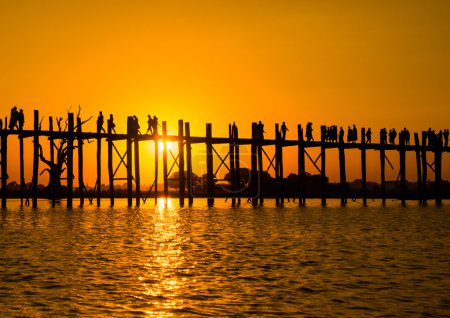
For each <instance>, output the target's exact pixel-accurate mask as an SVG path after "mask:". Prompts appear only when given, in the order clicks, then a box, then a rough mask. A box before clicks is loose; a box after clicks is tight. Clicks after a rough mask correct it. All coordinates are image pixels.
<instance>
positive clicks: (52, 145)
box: [48, 116, 55, 163]
mask: <svg viewBox="0 0 450 318" xmlns="http://www.w3.org/2000/svg"><path fill="white" fill-rule="evenodd" d="M48 127H49V130H50V136H49V137H48V140H49V141H50V161H51V162H52V163H53V162H55V141H54V138H53V117H52V116H49V117H48Z"/></svg>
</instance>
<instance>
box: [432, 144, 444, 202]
mask: <svg viewBox="0 0 450 318" xmlns="http://www.w3.org/2000/svg"><path fill="white" fill-rule="evenodd" d="M442 145H443V143H442V136H440V137H438V138H437V141H436V145H435V149H434V192H435V194H434V195H435V202H436V205H441V204H442Z"/></svg>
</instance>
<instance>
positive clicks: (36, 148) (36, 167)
mask: <svg viewBox="0 0 450 318" xmlns="http://www.w3.org/2000/svg"><path fill="white" fill-rule="evenodd" d="M33 120H34V125H33V126H34V130H33V177H32V179H31V206H32V207H33V209H36V208H37V192H38V180H39V160H40V159H39V111H38V110H35V111H34V118H33Z"/></svg>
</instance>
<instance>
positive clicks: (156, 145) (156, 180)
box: [154, 130, 159, 205]
mask: <svg viewBox="0 0 450 318" xmlns="http://www.w3.org/2000/svg"><path fill="white" fill-rule="evenodd" d="M154 135H155V139H154V142H155V205H157V204H158V174H159V167H158V163H159V134H158V130H156V131H155V132H154Z"/></svg>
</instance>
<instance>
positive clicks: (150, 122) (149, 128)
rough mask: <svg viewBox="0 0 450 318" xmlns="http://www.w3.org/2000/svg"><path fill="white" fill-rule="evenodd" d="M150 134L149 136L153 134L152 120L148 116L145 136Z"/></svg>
mask: <svg viewBox="0 0 450 318" xmlns="http://www.w3.org/2000/svg"><path fill="white" fill-rule="evenodd" d="M149 132H150V134H151V135H152V134H153V118H152V116H150V115H147V131H146V134H148V133H149Z"/></svg>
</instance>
